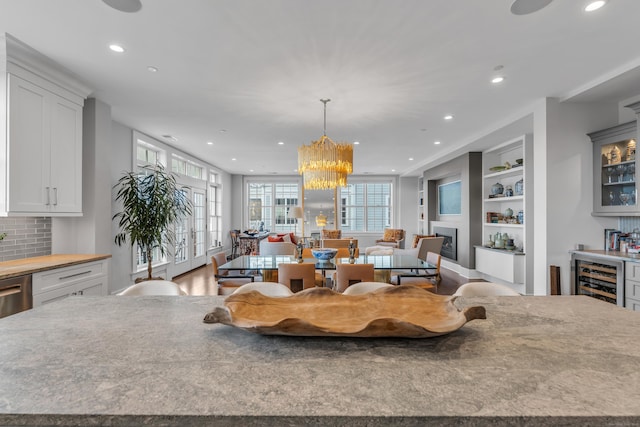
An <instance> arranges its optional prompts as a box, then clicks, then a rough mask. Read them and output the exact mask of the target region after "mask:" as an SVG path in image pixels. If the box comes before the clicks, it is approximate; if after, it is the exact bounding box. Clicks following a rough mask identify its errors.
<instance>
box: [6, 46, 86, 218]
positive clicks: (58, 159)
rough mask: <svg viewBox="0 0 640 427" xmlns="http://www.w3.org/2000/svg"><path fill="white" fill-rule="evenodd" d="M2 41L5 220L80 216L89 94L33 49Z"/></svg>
mask: <svg viewBox="0 0 640 427" xmlns="http://www.w3.org/2000/svg"><path fill="white" fill-rule="evenodd" d="M0 41H2V42H3V43H5V44H6V45H5V47H6V57H2V58H1V60H2V62H1V63H0V65H2V66H0V86H2V88H1V89H0V98H1V99H0V103H1V108H0V131H2V132H1V134H0V152H1V153H3V154H4V156H0V164H1V165H2V172H0V215H15V216H35V215H37V216H80V215H82V109H83V105H84V99H85V98H86V95H87V94H88V93H89V92H88V90H87V89H85V88H84V87H82V86H81V85H76V84H75V82H74V80H73V79H72V78H68V77H66V76H65V75H64V73H63V71H61V70H60V69H57V68H55V64H52V63H51V61H50V60H48V59H47V58H44V57H42V55H40V54H39V53H37V52H35V51H33V50H32V49H30V48H29V47H28V46H26V45H24V44H21V43H20V42H19V41H17V40H15V39H12V38H11V37H10V36H8V35H4V36H3V35H1V34H0ZM1 51H2V49H0V52H1Z"/></svg>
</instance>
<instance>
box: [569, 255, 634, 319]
mask: <svg viewBox="0 0 640 427" xmlns="http://www.w3.org/2000/svg"><path fill="white" fill-rule="evenodd" d="M571 270H572V282H573V289H574V292H575V294H576V295H587V296H590V297H593V298H597V299H599V300H602V301H606V302H609V303H612V304H616V305H619V306H620V307H624V262H623V261H620V260H615V259H607V258H603V257H595V256H589V255H585V254H577V253H574V254H572V255H571Z"/></svg>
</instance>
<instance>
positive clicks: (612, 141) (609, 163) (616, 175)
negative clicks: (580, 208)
mask: <svg viewBox="0 0 640 427" xmlns="http://www.w3.org/2000/svg"><path fill="white" fill-rule="evenodd" d="M589 137H590V138H591V141H592V142H593V215H596V216H620V215H625V216H636V215H640V208H639V206H640V204H639V203H638V200H637V198H638V197H637V196H638V188H637V177H638V172H637V171H638V169H637V166H638V165H637V156H636V141H637V137H638V132H637V125H636V121H633V122H629V123H623V124H621V125H617V126H613V127H611V128H607V129H603V130H601V131H598V132H593V133H590V134H589Z"/></svg>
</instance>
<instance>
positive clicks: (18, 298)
mask: <svg viewBox="0 0 640 427" xmlns="http://www.w3.org/2000/svg"><path fill="white" fill-rule="evenodd" d="M30 308H33V294H32V292H31V275H30V274H28V275H25V276H18V277H12V278H10V279H3V280H0V318H1V317H6V316H9V315H11V314H15V313H19V312H21V311H25V310H29V309H30Z"/></svg>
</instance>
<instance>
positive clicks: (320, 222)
mask: <svg viewBox="0 0 640 427" xmlns="http://www.w3.org/2000/svg"><path fill="white" fill-rule="evenodd" d="M316 225H317V226H318V227H325V226H326V225H327V216H326V215H324V214H323V213H322V211H320V213H319V214H318V215H316Z"/></svg>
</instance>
